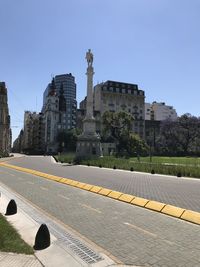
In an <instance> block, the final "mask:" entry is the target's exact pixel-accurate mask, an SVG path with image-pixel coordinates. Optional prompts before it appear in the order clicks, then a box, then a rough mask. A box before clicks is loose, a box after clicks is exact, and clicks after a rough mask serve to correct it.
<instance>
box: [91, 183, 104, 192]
mask: <svg viewBox="0 0 200 267" xmlns="http://www.w3.org/2000/svg"><path fill="white" fill-rule="evenodd" d="M101 189H102V187H100V186H96V185H95V186H93V187H92V188H91V189H90V192H93V193H98V192H99V191H100V190H101Z"/></svg>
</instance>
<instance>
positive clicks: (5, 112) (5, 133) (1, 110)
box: [0, 82, 12, 156]
mask: <svg viewBox="0 0 200 267" xmlns="http://www.w3.org/2000/svg"><path fill="white" fill-rule="evenodd" d="M11 137H12V136H11V128H10V116H9V109H8V96H7V88H6V84H5V82H0V156H1V155H2V156H3V155H8V154H9V153H10V150H11Z"/></svg>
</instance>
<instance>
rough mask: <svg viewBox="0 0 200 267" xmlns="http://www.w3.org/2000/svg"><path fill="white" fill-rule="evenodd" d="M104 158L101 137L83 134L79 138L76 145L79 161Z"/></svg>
mask: <svg viewBox="0 0 200 267" xmlns="http://www.w3.org/2000/svg"><path fill="white" fill-rule="evenodd" d="M101 156H102V148H101V142H100V137H99V136H98V135H97V134H96V135H89V134H87V135H86V134H83V135H80V136H79V137H78V141H77V145H76V158H77V159H90V158H94V157H101Z"/></svg>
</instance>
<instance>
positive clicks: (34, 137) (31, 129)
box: [13, 111, 45, 154]
mask: <svg viewBox="0 0 200 267" xmlns="http://www.w3.org/2000/svg"><path fill="white" fill-rule="evenodd" d="M44 148H45V147H44V123H43V114H42V113H36V112H31V111H25V113H24V129H23V131H21V132H20V134H19V136H18V138H17V139H16V140H15V142H14V144H13V150H15V151H16V152H21V151H23V152H24V153H28V154H42V153H44Z"/></svg>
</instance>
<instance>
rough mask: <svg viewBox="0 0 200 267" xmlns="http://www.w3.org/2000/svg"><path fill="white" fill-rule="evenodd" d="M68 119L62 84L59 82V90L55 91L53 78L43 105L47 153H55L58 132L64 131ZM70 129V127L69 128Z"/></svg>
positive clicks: (57, 147)
mask: <svg viewBox="0 0 200 267" xmlns="http://www.w3.org/2000/svg"><path fill="white" fill-rule="evenodd" d="M67 120H68V114H67V103H66V98H65V96H64V86H63V84H62V83H60V90H59V92H58V93H57V92H56V85H55V79H54V78H53V79H52V82H51V84H50V90H49V93H48V96H47V97H46V104H45V105H44V107H43V122H44V143H45V151H46V152H47V153H56V152H57V151H58V149H60V148H59V142H58V139H57V138H58V134H59V132H63V131H66V130H67V129H69V128H67V124H66V121H67ZM70 129H71V128H70Z"/></svg>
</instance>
